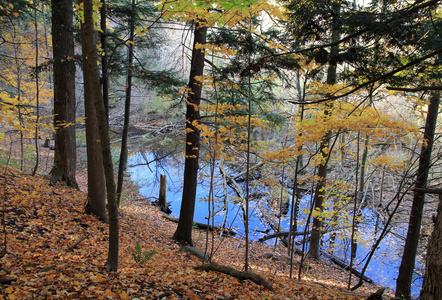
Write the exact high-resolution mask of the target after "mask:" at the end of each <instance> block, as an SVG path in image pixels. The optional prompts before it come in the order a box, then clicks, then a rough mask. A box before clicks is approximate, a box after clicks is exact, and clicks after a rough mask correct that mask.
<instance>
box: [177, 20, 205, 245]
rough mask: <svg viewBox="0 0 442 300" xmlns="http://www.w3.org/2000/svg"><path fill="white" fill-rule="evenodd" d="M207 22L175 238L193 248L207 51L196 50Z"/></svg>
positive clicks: (198, 32)
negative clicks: (201, 46) (201, 108)
mask: <svg viewBox="0 0 442 300" xmlns="http://www.w3.org/2000/svg"><path fill="white" fill-rule="evenodd" d="M204 23H205V21H201V22H199V21H197V22H196V24H195V30H194V41H193V48H192V61H191V69H190V79H189V86H188V87H189V89H190V91H189V92H188V93H187V110H186V156H185V165H184V186H183V197H182V201H181V209H180V220H179V222H178V227H177V229H176V231H175V233H174V235H173V239H175V240H177V241H179V242H181V243H186V244H189V245H192V244H193V243H192V226H193V214H194V211H195V197H196V188H197V183H198V158H199V146H200V130H199V129H198V128H197V127H196V126H195V124H197V123H199V122H200V120H201V118H200V113H199V110H198V108H199V105H200V103H201V92H202V82H199V81H198V80H197V79H196V78H197V76H202V75H203V74H204V49H196V45H197V44H202V45H204V44H205V43H206V35H207V27H206V25H205V24H204Z"/></svg>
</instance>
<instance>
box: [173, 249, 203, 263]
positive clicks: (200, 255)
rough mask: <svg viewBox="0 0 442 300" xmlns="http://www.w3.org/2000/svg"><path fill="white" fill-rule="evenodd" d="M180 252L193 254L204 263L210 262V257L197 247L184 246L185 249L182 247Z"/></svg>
mask: <svg viewBox="0 0 442 300" xmlns="http://www.w3.org/2000/svg"><path fill="white" fill-rule="evenodd" d="M179 251H180V252H187V253H189V254H192V255H194V256H196V257H198V258H199V259H200V260H201V261H202V262H203V263H204V262H208V261H210V256H209V255H208V254H207V253H205V252H204V251H203V250H201V249H198V248H196V247H192V246H184V247H181V249H180V250H179Z"/></svg>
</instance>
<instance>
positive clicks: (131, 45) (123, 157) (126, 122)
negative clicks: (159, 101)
mask: <svg viewBox="0 0 442 300" xmlns="http://www.w3.org/2000/svg"><path fill="white" fill-rule="evenodd" d="M134 10H135V0H132V11H134ZM133 13H134V12H133ZM129 26H130V29H129V41H130V43H129V46H128V47H129V49H128V54H127V56H128V65H127V79H126V100H125V103H124V124H123V133H122V137H121V151H120V162H119V165H118V182H117V204H118V206H120V200H121V194H122V193H123V181H124V172H125V171H126V167H127V135H128V131H129V121H130V101H131V97H132V65H133V62H134V43H133V41H134V32H135V20H134V16H133V14H132V15H131V19H130V24H129Z"/></svg>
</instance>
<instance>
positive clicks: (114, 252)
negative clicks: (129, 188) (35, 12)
mask: <svg viewBox="0 0 442 300" xmlns="http://www.w3.org/2000/svg"><path fill="white" fill-rule="evenodd" d="M92 5H93V3H92V0H84V1H83V7H84V24H82V28H81V33H82V42H83V43H82V46H83V64H84V68H83V70H84V73H85V75H84V76H85V80H86V76H88V79H89V80H90V82H89V83H88V86H89V88H92V89H91V90H90V95H88V97H90V98H89V100H92V104H93V108H94V112H95V114H96V116H95V117H96V121H98V122H97V123H98V132H99V134H98V143H97V145H98V149H99V150H100V151H99V152H97V154H98V153H101V155H100V157H101V158H102V165H101V167H102V169H101V170H103V169H104V175H105V179H106V180H105V183H106V192H107V205H108V212H109V248H108V250H109V251H108V257H107V261H106V269H107V270H108V271H116V270H117V269H118V246H119V245H118V244H119V241H118V239H119V230H118V206H117V201H116V200H117V199H116V187H115V180H114V168H113V163H112V154H111V149H110V142H109V131H108V126H107V117H106V110H105V107H104V103H103V97H102V94H101V89H100V73H99V68H98V49H97V43H96V42H97V33H96V31H95V30H94V21H93V6H92ZM86 73H89V74H86ZM85 84H86V82H85ZM88 167H89V166H88Z"/></svg>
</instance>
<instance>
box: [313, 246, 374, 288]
mask: <svg viewBox="0 0 442 300" xmlns="http://www.w3.org/2000/svg"><path fill="white" fill-rule="evenodd" d="M321 254H322V255H323V256H325V257H327V258H328V259H330V261H332V262H333V263H334V264H336V265H338V266H340V267H341V268H343V269H344V270H350V271H351V272H352V273H353V274H354V275H356V276H357V277H359V278H361V275H362V274H361V272H359V271H358V270H356V269H355V268H350V266H349V265H348V264H347V263H345V262H344V261H342V260H341V259H339V258H337V257H336V256H334V255H331V254H329V253H327V252H325V251H322V250H321ZM362 280H364V281H365V282H368V283H373V280H371V279H370V278H368V277H367V276H365V275H364V276H362Z"/></svg>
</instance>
